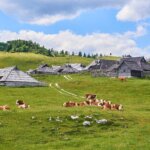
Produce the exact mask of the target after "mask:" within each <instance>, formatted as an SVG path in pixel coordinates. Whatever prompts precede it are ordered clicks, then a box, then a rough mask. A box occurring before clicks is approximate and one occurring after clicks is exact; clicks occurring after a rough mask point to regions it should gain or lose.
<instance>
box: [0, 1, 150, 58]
mask: <svg viewBox="0 0 150 150" xmlns="http://www.w3.org/2000/svg"><path fill="white" fill-rule="evenodd" d="M8 4H9V5H8ZM149 8H150V1H149V0H145V1H137V0H127V1H124V0H116V1H112V0H93V1H88V2H87V1H86V0H81V1H80V2H79V1H77V0H72V1H69V0H56V1H55V2H54V1H52V0H39V1H34V0H30V2H25V1H22V2H21V1H19V0H1V2H0V20H1V23H0V41H4V42H5V41H8V40H14V39H24V40H32V41H36V42H38V43H40V44H41V45H44V46H45V47H47V48H52V47H53V48H55V49H57V50H62V49H65V50H68V51H70V52H71V51H75V52H78V51H84V52H86V53H102V54H109V53H110V52H111V53H112V54H114V55H119V56H121V55H125V54H131V55H135V56H139V55H144V56H150V42H149V39H150V9H149ZM131 10H132V11H131Z"/></svg>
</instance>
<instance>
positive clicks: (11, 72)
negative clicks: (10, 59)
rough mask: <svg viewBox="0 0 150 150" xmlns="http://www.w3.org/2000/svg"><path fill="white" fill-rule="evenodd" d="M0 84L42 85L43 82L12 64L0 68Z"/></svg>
mask: <svg viewBox="0 0 150 150" xmlns="http://www.w3.org/2000/svg"><path fill="white" fill-rule="evenodd" d="M0 85H10V86H11V85H12V86H13V85H15V86H17V85H18V86H24V85H28V86H42V85H44V84H43V83H41V82H39V81H37V80H36V79H34V78H32V77H31V76H29V75H28V74H27V73H24V72H23V71H21V70H19V69H18V68H17V67H16V66H13V67H8V68H3V69H0Z"/></svg>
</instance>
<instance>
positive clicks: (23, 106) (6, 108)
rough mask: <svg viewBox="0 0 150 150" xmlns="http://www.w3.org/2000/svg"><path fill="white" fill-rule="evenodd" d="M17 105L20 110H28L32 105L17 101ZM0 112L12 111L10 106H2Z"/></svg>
mask: <svg viewBox="0 0 150 150" xmlns="http://www.w3.org/2000/svg"><path fill="white" fill-rule="evenodd" d="M16 105H17V106H18V108H22V109H27V108H30V105H28V104H26V103H25V102H24V101H23V100H16ZM0 110H3V111H5V110H10V107H9V106H8V105H3V106H0Z"/></svg>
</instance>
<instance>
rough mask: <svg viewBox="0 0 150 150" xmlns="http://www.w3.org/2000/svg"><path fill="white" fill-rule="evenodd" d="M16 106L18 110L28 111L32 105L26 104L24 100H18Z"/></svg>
mask: <svg viewBox="0 0 150 150" xmlns="http://www.w3.org/2000/svg"><path fill="white" fill-rule="evenodd" d="M16 105H17V106H18V108H22V109H27V108H30V105H28V104H26V103H25V102H24V101H23V100H16Z"/></svg>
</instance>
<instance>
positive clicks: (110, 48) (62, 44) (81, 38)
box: [0, 27, 150, 56]
mask: <svg viewBox="0 0 150 150" xmlns="http://www.w3.org/2000/svg"><path fill="white" fill-rule="evenodd" d="M140 28H141V29H140ZM144 34H145V30H144V29H142V27H137V31H135V32H126V33H123V34H119V33H116V34H108V33H93V34H88V35H77V34H74V33H72V32H71V31H61V32H59V33H58V34H44V33H43V32H35V31H31V30H30V31H27V30H21V31H20V32H18V33H16V32H11V31H0V41H8V40H14V39H24V40H32V41H35V42H38V43H39V44H40V45H44V46H45V47H47V48H54V49H57V50H62V49H64V50H68V51H70V52H71V51H74V52H78V51H83V52H86V53H102V54H109V53H110V52H111V53H112V54H113V55H120V56H121V55H123V54H131V55H134V56H139V55H150V53H149V52H148V51H149V48H145V49H141V48H139V47H138V46H137V44H136V41H135V40H134V38H135V37H136V36H137V37H138V36H142V35H144Z"/></svg>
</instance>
